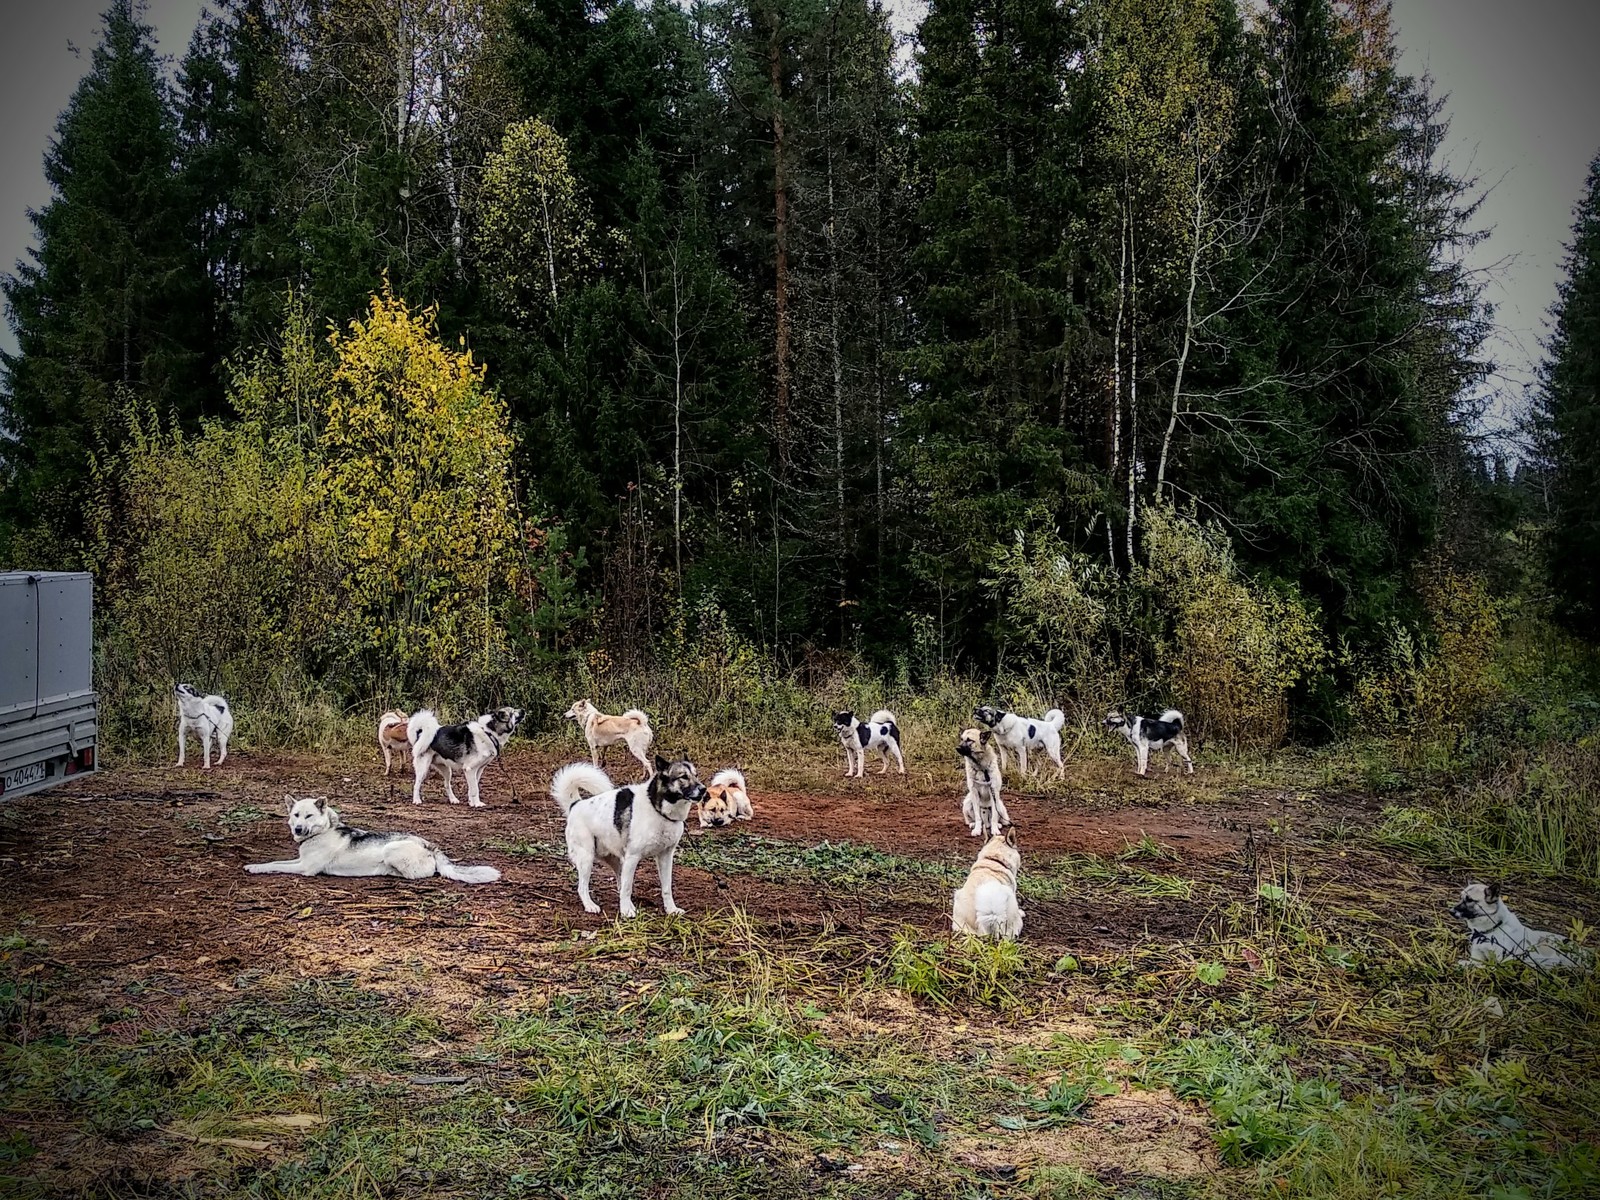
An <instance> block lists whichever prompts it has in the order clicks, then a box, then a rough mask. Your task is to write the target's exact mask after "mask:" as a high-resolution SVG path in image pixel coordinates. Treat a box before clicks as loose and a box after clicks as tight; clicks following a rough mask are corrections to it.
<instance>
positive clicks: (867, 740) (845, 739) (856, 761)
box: [833, 708, 906, 779]
mask: <svg viewBox="0 0 1600 1200" xmlns="http://www.w3.org/2000/svg"><path fill="white" fill-rule="evenodd" d="M833 731H834V732H835V733H837V734H838V735H839V744H840V745H841V746H843V747H844V777H845V778H846V779H849V778H850V777H851V776H856V777H857V778H859V777H860V776H862V775H865V774H866V773H867V751H868V750H876V751H877V752H878V754H879V755H880V756H881V757H882V758H883V766H882V767H881V768H880V769H879V771H878V774H880V775H883V774H886V773H887V772H888V770H889V756H890V755H893V756H894V761H895V765H896V766H897V767H898V768H899V769H900V774H902V775H904V774H905V773H906V760H905V756H904V755H902V754H901V753H900V726H899V724H898V723H897V722H896V721H895V718H894V714H893V713H892V712H890V711H889V710H888V709H887V708H880V709H879V710H878V711H877V712H875V713H873V714H872V716H870V717H868V718H867V719H866V720H865V721H858V720H856V716H855V714H854V713H849V712H837V713H834V714H833Z"/></svg>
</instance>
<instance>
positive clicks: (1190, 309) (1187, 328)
mask: <svg viewBox="0 0 1600 1200" xmlns="http://www.w3.org/2000/svg"><path fill="white" fill-rule="evenodd" d="M1195 142H1196V145H1197V146H1198V145H1199V138H1198V137H1197V138H1196V139H1195ZM1204 211H1205V199H1204V194H1203V188H1202V180H1201V175H1200V156H1199V152H1198V150H1197V151H1196V154H1195V165H1194V223H1193V226H1192V228H1191V230H1190V233H1191V235H1192V237H1193V239H1194V240H1193V243H1192V244H1191V245H1190V247H1189V292H1188V296H1187V297H1186V298H1185V300H1184V304H1183V346H1182V347H1181V348H1180V349H1179V351H1178V369H1177V373H1176V374H1174V375H1173V377H1172V407H1171V410H1170V411H1169V412H1168V414H1167V431H1166V433H1164V434H1163V435H1162V437H1161V459H1160V461H1159V462H1158V464H1157V465H1156V490H1155V497H1156V499H1157V500H1160V499H1161V486H1162V484H1164V483H1165V482H1166V479H1167V455H1168V452H1169V451H1170V450H1171V448H1172V433H1173V431H1174V430H1175V429H1177V427H1178V407H1179V405H1180V404H1181V403H1182V398H1183V372H1184V368H1185V367H1187V366H1188V363H1189V349H1190V347H1191V346H1193V345H1194V293H1195V288H1196V287H1197V286H1198V285H1199V282H1200V234H1201V228H1202V226H1203V224H1204Z"/></svg>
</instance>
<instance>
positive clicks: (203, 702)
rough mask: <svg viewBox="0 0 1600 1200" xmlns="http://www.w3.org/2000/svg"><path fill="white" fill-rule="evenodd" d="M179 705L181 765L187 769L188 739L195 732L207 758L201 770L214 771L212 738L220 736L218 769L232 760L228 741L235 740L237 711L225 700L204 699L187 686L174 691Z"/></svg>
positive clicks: (204, 697) (216, 698) (210, 697)
mask: <svg viewBox="0 0 1600 1200" xmlns="http://www.w3.org/2000/svg"><path fill="white" fill-rule="evenodd" d="M172 693H173V695H174V696H175V697H176V698H177V701H178V765H179V766H180V767H181V766H183V748H184V742H185V740H186V739H185V737H184V735H185V734H186V733H188V732H189V730H191V729H192V730H194V731H195V732H196V733H198V734H199V735H200V747H201V749H202V751H203V752H204V755H205V761H204V763H203V764H202V766H201V770H203V771H209V770H210V769H211V735H212V734H216V735H217V746H218V748H219V749H220V750H221V751H222V753H221V754H219V755H218V756H217V766H219V767H220V766H221V765H222V764H223V763H225V762H226V761H227V760H228V739H229V738H230V737H232V736H233V710H232V709H230V708H229V707H228V702H227V701H226V700H224V699H223V698H222V697H221V696H202V695H201V694H200V693H199V692H197V691H195V689H194V688H192V687H190V686H189V685H188V684H187V683H180V684H178V686H177V687H175V688H173V689H172Z"/></svg>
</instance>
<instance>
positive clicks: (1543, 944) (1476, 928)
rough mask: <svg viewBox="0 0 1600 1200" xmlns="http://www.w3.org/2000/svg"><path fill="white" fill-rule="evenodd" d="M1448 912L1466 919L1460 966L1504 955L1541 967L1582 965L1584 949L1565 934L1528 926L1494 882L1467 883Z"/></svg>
mask: <svg viewBox="0 0 1600 1200" xmlns="http://www.w3.org/2000/svg"><path fill="white" fill-rule="evenodd" d="M1450 915H1451V916H1453V917H1460V918H1461V919H1462V920H1463V921H1465V922H1466V923H1467V929H1468V931H1469V932H1468V934H1467V957H1466V958H1464V959H1462V960H1461V964H1460V965H1461V966H1463V967H1478V966H1482V965H1484V964H1485V963H1496V962H1501V961H1504V960H1505V959H1514V960H1516V961H1517V962H1524V963H1527V964H1528V965H1529V966H1531V967H1538V968H1539V969H1540V970H1550V969H1552V968H1569V969H1582V968H1584V967H1585V966H1587V961H1586V959H1585V957H1584V951H1583V950H1582V949H1581V948H1580V947H1577V946H1574V945H1573V944H1572V943H1571V942H1569V941H1567V939H1566V938H1564V937H1562V936H1560V935H1559V934H1555V933H1547V932H1545V931H1544V930H1542V929H1529V928H1528V927H1527V926H1526V925H1524V924H1523V923H1522V922H1521V921H1520V920H1519V919H1518V918H1517V914H1516V913H1514V912H1512V911H1511V910H1510V909H1509V908H1507V907H1506V902H1505V901H1504V900H1502V899H1501V898H1500V885H1499V884H1496V883H1469V884H1467V886H1466V887H1464V888H1462V889H1461V899H1460V900H1458V901H1457V902H1456V904H1455V906H1454V907H1452V908H1451V909H1450Z"/></svg>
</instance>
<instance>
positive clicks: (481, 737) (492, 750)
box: [406, 708, 522, 808]
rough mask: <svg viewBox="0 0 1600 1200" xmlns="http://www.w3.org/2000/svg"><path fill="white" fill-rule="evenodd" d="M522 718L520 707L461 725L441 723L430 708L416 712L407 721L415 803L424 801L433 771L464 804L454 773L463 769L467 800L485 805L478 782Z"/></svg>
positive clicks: (453, 801) (452, 796)
mask: <svg viewBox="0 0 1600 1200" xmlns="http://www.w3.org/2000/svg"><path fill="white" fill-rule="evenodd" d="M521 721H522V710H521V709H520V708H497V709H495V710H494V711H493V712H487V713H484V714H483V715H482V716H481V717H476V718H474V719H473V720H471V721H467V722H466V723H464V724H461V725H440V724H439V718H438V717H437V716H435V715H434V712H433V710H432V709H430V708H425V709H423V710H422V711H421V712H418V713H415V714H413V715H412V717H411V720H409V721H407V722H406V740H407V741H408V742H410V743H411V768H412V772H413V774H414V776H415V781H414V782H413V784H412V787H411V803H413V804H421V803H422V781H423V780H424V779H426V778H427V777H428V772H429V771H437V772H438V773H439V774H440V775H441V776H443V778H444V794H445V797H446V798H447V799H448V800H449V801H450V803H451V804H460V803H461V801H460V800H459V799H457V797H456V792H455V788H454V787H452V786H451V779H450V777H451V774H452V773H453V772H454V771H455V770H456V769H457V768H459V769H460V770H461V772H462V773H463V774H464V775H466V777H467V803H468V804H469V805H470V806H471V807H473V808H482V807H483V801H482V800H481V799H480V798H479V795H478V784H479V781H480V780H481V779H482V778H483V772H484V769H485V768H486V767H487V766H488V765H489V764H490V763H492V762H493V761H494V760H495V759H497V758H498V757H500V750H501V748H502V747H504V746H505V744H506V741H507V740H508V739H509V738H510V737H511V735H512V734H513V733H515V732H516V730H517V725H518V724H520V723H521Z"/></svg>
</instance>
